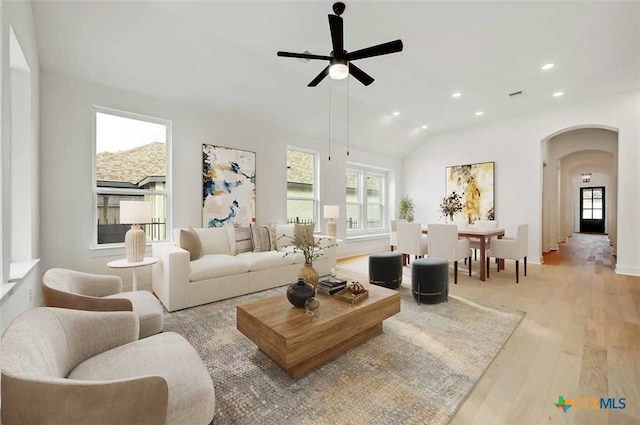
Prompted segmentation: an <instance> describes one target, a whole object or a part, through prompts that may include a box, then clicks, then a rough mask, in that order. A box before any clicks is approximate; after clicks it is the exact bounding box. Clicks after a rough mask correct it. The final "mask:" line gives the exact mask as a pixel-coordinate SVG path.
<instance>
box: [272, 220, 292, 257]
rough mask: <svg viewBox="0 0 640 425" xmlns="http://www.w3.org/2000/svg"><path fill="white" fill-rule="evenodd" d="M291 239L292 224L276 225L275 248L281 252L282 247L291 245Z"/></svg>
mask: <svg viewBox="0 0 640 425" xmlns="http://www.w3.org/2000/svg"><path fill="white" fill-rule="evenodd" d="M292 239H293V224H278V225H277V226H276V248H277V249H278V251H279V250H281V249H282V248H283V247H285V246H288V245H291V240H292Z"/></svg>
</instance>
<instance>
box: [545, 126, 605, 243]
mask: <svg viewBox="0 0 640 425" xmlns="http://www.w3.org/2000/svg"><path fill="white" fill-rule="evenodd" d="M541 143H542V149H541V152H542V158H541V166H542V223H541V242H542V252H543V253H544V252H547V251H549V250H557V249H558V247H559V244H560V243H562V242H564V241H566V238H567V237H570V236H571V235H572V234H573V233H574V232H579V231H580V217H581V215H582V214H583V211H582V210H581V209H580V193H581V192H583V194H584V193H588V192H585V191H584V190H583V188H586V187H592V186H593V187H604V188H605V189H604V190H603V192H604V193H605V194H606V195H605V196H606V200H605V201H603V202H606V203H605V205H606V207H605V209H604V210H603V211H602V214H603V216H604V217H606V218H605V222H606V225H605V233H606V234H607V235H608V237H609V241H610V244H611V246H612V249H613V253H614V254H615V250H616V243H617V237H616V235H617V204H618V202H617V191H618V181H617V176H618V132H617V129H615V128H611V127H607V126H596V125H592V126H589V125H584V126H575V127H570V128H565V129H563V130H560V131H557V132H555V133H553V134H551V135H549V136H548V137H547V138H545V139H543V140H542V141H541ZM588 174H590V175H591V176H590V178H591V181H584V182H583V180H582V178H583V175H588ZM592 194H593V193H592ZM588 213H589V211H586V212H584V215H585V216H587V215H588ZM596 215H597V214H596Z"/></svg>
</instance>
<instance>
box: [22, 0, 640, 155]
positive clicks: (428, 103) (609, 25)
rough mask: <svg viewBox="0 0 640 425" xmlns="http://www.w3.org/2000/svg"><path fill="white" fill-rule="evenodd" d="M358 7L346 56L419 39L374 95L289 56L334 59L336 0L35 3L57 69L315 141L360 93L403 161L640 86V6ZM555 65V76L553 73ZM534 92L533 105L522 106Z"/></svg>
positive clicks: (376, 67) (357, 137)
mask: <svg viewBox="0 0 640 425" xmlns="http://www.w3.org/2000/svg"><path fill="white" fill-rule="evenodd" d="M346 3H347V8H346V11H345V12H344V14H343V15H342V17H343V19H344V34H345V35H344V37H345V49H347V50H350V51H353V50H357V49H360V48H362V47H367V46H370V45H372V44H378V43H382V42H386V41H389V40H394V39H397V38H400V39H402V40H403V42H404V51H403V52H402V53H397V54H392V55H388V56H381V57H376V58H369V59H363V60H361V61H358V63H357V64H358V66H359V67H361V68H362V69H364V70H365V71H366V72H368V73H369V74H370V75H371V76H373V77H374V78H375V82H374V83H373V84H372V85H371V86H369V87H364V86H362V85H361V84H360V83H358V82H357V81H355V80H352V81H351V82H347V80H344V81H332V80H330V79H326V80H325V81H323V82H322V83H321V84H320V85H319V86H318V87H316V88H309V87H307V86H306V85H307V83H308V82H309V81H311V79H312V78H313V77H314V76H315V75H317V74H318V72H320V71H321V70H322V69H323V68H324V66H325V65H326V64H325V63H324V62H320V61H310V62H304V61H302V60H298V59H290V58H280V57H276V51H278V50H286V51H293V52H298V51H299V52H302V51H304V50H309V51H311V52H313V53H316V54H321V55H327V54H329V52H330V50H331V41H330V35H329V26H328V22H327V15H328V14H329V13H332V10H331V5H332V2H330V1H322V2H317V1H296V2H294V1H252V2H249V1H238V0H235V1H210V2H205V1H199V2H190V1H173V2H164V1H126V2H119V1H118V2H116V1H95V2H94V1H83V2H77V1H34V2H33V9H34V15H35V22H36V35H37V42H38V49H39V54H40V62H41V67H42V68H43V69H45V70H50V71H55V72H60V73H64V74H69V75H72V76H74V77H78V78H81V79H87V80H91V81H95V82H99V83H102V84H106V85H109V86H115V87H119V88H123V89H126V90H130V91H134V92H138V93H141V94H145V95H151V96H155V97H158V98H161V99H167V100H170V101H176V102H184V103H189V104H195V105H203V106H206V107H210V108H212V109H214V110H231V111H237V113H239V114H243V115H245V116H246V117H247V118H248V119H249V118H251V119H258V120H260V121H262V122H267V123H269V124H270V125H272V126H273V127H276V128H282V129H287V130H288V131H291V132H293V133H294V134H295V133H297V134H298V135H299V136H300V137H309V138H313V139H318V140H326V139H327V137H328V132H329V130H328V127H329V122H330V121H331V123H332V124H331V125H332V127H333V128H332V133H333V134H337V135H336V136H335V137H336V138H337V139H338V140H337V141H338V142H340V138H341V137H343V136H344V137H346V132H344V131H343V130H344V129H345V128H346V120H347V106H346V105H347V100H346V99H347V91H348V94H349V99H350V101H349V104H348V105H349V106H348V113H349V114H348V116H349V139H350V143H351V145H352V146H356V147H358V148H361V149H366V150H369V151H373V152H377V153H380V154H383V155H389V156H393V157H397V158H401V157H403V156H405V155H407V154H408V153H409V152H410V150H411V148H412V147H413V146H415V145H416V144H418V143H423V142H428V139H429V137H430V136H431V135H433V134H436V133H440V132H446V131H451V130H454V129H458V128H463V127H469V126H473V125H477V124H480V123H485V122H488V121H491V120H496V119H503V118H508V117H513V116H516V115H519V114H522V113H527V112H535V111H543V110H550V109H553V108H556V107H558V106H560V105H562V106H565V105H567V104H571V103H576V102H581V101H585V100H589V99H596V98H600V97H604V96H607V95H612V94H617V93H622V92H626V91H631V90H636V89H640V2H636V1H631V2H616V1H608V2H592V1H571V2H561V1H548V2H544V1H537V2H520V1H514V2H497V1H495V2H482V1H472V2H431V1H351V2H346ZM546 63H555V67H554V68H552V69H551V70H548V71H543V70H541V66H542V65H544V64H546ZM518 90H524V91H525V95H524V96H517V97H513V98H510V97H509V96H508V94H509V93H511V92H515V91H518ZM456 91H458V92H461V93H462V95H461V96H460V97H459V98H453V97H452V96H451V95H452V93H454V92H456ZM558 91H562V92H564V95H563V96H561V97H553V96H552V94H553V93H555V92H558ZM330 104H331V108H330V107H329V106H330ZM394 111H399V112H400V115H399V116H397V117H394V116H392V112H394ZM477 111H483V112H484V114H483V115H481V116H476V115H475V112H477ZM135 112H140V111H135ZM143 112H144V111H143ZM423 125H428V126H429V128H428V129H422V128H421V126H423Z"/></svg>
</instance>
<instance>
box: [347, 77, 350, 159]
mask: <svg viewBox="0 0 640 425" xmlns="http://www.w3.org/2000/svg"><path fill="white" fill-rule="evenodd" d="M350 82H351V76H350V75H348V76H347V156H349V103H350V102H349V101H350V97H349V87H350V86H351V84H350Z"/></svg>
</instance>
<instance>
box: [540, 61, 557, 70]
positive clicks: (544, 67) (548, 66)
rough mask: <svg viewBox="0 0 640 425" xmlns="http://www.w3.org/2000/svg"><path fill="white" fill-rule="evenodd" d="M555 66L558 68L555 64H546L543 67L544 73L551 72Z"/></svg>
mask: <svg viewBox="0 0 640 425" xmlns="http://www.w3.org/2000/svg"><path fill="white" fill-rule="evenodd" d="M554 66H556V64H555V63H548V64H545V65H542V69H543V70H544V71H548V70H550V69H551V68H553V67H554Z"/></svg>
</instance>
